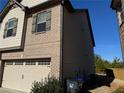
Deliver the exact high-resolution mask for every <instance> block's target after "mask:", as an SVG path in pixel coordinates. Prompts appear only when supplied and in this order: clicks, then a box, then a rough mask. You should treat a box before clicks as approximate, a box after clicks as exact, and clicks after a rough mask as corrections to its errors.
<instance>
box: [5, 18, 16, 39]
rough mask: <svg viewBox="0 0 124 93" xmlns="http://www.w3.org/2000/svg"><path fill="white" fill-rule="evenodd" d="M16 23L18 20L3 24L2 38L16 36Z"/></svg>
mask: <svg viewBox="0 0 124 93" xmlns="http://www.w3.org/2000/svg"><path fill="white" fill-rule="evenodd" d="M17 21H18V19H16V18H13V19H10V20H9V21H8V22H7V23H6V24H5V30H4V36H3V37H4V38H6V37H11V36H15V35H16V29H17Z"/></svg>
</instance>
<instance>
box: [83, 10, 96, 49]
mask: <svg viewBox="0 0 124 93" xmlns="http://www.w3.org/2000/svg"><path fill="white" fill-rule="evenodd" d="M83 10H85V11H86V15H87V19H88V24H89V28H90V34H91V39H92V42H93V46H94V47H95V46H96V44H95V40H94V35H93V30H92V25H91V21H90V15H89V11H88V9H83Z"/></svg>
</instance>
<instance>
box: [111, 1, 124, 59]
mask: <svg viewBox="0 0 124 93" xmlns="http://www.w3.org/2000/svg"><path fill="white" fill-rule="evenodd" d="M111 8H112V9H113V10H115V11H116V14H117V18H118V26H119V33H120V41H121V50H122V57H123V61H124V0H112V3H111Z"/></svg>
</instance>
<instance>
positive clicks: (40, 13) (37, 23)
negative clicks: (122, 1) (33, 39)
mask: <svg viewBox="0 0 124 93" xmlns="http://www.w3.org/2000/svg"><path fill="white" fill-rule="evenodd" d="M44 13H45V14H44ZM46 13H47V12H46V11H42V12H39V13H37V15H36V28H35V33H42V32H46V30H43V31H40V32H38V31H37V28H38V25H39V24H42V23H45V27H46V21H47V20H46V19H45V21H43V22H38V15H42V14H44V15H46ZM45 18H46V17H45ZM45 29H46V28H45Z"/></svg>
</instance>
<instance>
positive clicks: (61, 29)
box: [0, 0, 95, 92]
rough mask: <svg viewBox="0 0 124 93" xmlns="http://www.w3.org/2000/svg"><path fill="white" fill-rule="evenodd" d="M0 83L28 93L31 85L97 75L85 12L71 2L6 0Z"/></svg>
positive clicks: (2, 18)
mask: <svg viewBox="0 0 124 93" xmlns="http://www.w3.org/2000/svg"><path fill="white" fill-rule="evenodd" d="M0 24H1V28H0V53H1V54H0V55H1V56H0V58H1V68H0V72H1V73H0V74H1V75H0V76H1V77H0V83H1V86H2V87H5V88H11V89H16V90H21V91H26V92H29V91H30V89H31V85H32V83H33V82H34V81H35V80H36V81H40V80H41V79H45V78H47V77H48V76H54V77H57V78H60V79H64V78H68V77H76V76H77V75H78V76H83V77H85V78H87V76H88V75H90V74H94V73H95V66H94V62H93V59H94V51H93V47H94V46H95V43H94V38H93V33H92V28H91V24H90V19H89V14H88V10H86V9H82V10H76V9H74V8H73V6H72V5H71V3H70V1H69V0H65V1H64V0H10V1H9V2H8V4H7V5H6V7H5V8H4V10H3V11H2V12H1V14H0Z"/></svg>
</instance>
